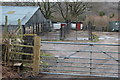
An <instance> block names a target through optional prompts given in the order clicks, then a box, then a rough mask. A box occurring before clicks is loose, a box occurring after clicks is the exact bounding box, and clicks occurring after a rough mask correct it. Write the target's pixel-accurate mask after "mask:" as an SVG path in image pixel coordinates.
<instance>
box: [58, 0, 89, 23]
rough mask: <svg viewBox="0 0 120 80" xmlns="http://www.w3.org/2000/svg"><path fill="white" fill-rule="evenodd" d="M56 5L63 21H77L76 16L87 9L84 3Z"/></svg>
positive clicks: (86, 4)
mask: <svg viewBox="0 0 120 80" xmlns="http://www.w3.org/2000/svg"><path fill="white" fill-rule="evenodd" d="M57 5H58V7H57V8H58V10H59V11H60V13H61V15H62V17H63V19H64V20H65V21H77V18H78V16H80V15H81V14H83V13H84V12H85V10H86V9H87V8H88V7H89V6H88V3H86V2H58V3H57Z"/></svg>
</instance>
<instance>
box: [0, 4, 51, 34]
mask: <svg viewBox="0 0 120 80" xmlns="http://www.w3.org/2000/svg"><path fill="white" fill-rule="evenodd" d="M0 9H1V10H0V11H2V18H0V19H2V20H0V21H1V22H0V25H1V26H3V27H4V25H5V16H7V17H8V30H9V31H12V30H15V29H17V27H18V19H20V20H21V25H22V27H23V33H24V34H25V33H37V34H40V33H42V32H45V31H48V29H49V25H48V24H49V20H47V19H46V18H45V17H44V15H43V14H42V12H41V10H40V9H39V7H38V6H0Z"/></svg>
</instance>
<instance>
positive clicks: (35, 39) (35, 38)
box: [33, 36, 41, 75]
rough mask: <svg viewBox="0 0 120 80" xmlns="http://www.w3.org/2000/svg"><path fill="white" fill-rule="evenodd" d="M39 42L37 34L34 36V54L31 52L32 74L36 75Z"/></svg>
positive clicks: (37, 70) (38, 67)
mask: <svg viewBox="0 0 120 80" xmlns="http://www.w3.org/2000/svg"><path fill="white" fill-rule="evenodd" d="M40 42H41V39H40V37H39V36H35V37H34V54H33V74H34V75H37V74H38V73H39V71H40Z"/></svg>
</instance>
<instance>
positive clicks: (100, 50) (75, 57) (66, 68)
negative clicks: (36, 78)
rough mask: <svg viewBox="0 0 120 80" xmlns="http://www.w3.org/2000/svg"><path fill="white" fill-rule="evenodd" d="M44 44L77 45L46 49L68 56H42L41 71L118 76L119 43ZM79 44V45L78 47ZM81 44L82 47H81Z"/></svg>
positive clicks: (49, 51)
mask: <svg viewBox="0 0 120 80" xmlns="http://www.w3.org/2000/svg"><path fill="white" fill-rule="evenodd" d="M42 44H43V45H45V44H47V46H49V44H54V45H57V46H60V45H63V44H65V45H69V47H71V46H74V47H75V46H77V50H75V49H74V48H73V49H72V50H69V49H59V50H57V49H46V50H42V51H43V52H46V53H54V52H55V53H56V54H57V53H61V54H62V53H64V54H66V53H67V52H68V53H69V55H67V56H41V65H40V66H41V69H40V71H41V72H40V73H45V74H63V75H77V76H99V77H118V75H119V74H120V73H119V70H120V69H119V68H118V66H120V65H119V59H118V54H119V53H120V52H118V50H117V49H118V46H120V45H118V44H93V43H77V42H47V41H42ZM78 46H79V47H78ZM80 46H81V47H80Z"/></svg>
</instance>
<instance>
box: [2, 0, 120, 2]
mask: <svg viewBox="0 0 120 80" xmlns="http://www.w3.org/2000/svg"><path fill="white" fill-rule="evenodd" d="M0 1H1V2H18V1H19V2H33V1H34V2H38V1H39V2H42V1H43V0H0ZM44 1H50V2H56V1H57V2H58V1H59V2H62V1H70V2H72V1H82V2H86V1H87V2H119V0H44Z"/></svg>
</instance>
